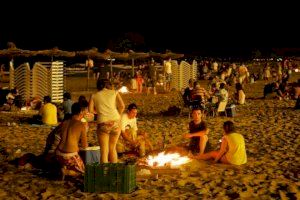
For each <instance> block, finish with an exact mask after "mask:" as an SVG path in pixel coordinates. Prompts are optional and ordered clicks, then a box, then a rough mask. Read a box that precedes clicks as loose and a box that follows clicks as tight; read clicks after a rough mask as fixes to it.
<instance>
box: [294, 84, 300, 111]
mask: <svg viewBox="0 0 300 200" xmlns="http://www.w3.org/2000/svg"><path fill="white" fill-rule="evenodd" d="M294 90H295V99H296V105H295V109H300V79H298V82H297V84H296V87H295V88H294Z"/></svg>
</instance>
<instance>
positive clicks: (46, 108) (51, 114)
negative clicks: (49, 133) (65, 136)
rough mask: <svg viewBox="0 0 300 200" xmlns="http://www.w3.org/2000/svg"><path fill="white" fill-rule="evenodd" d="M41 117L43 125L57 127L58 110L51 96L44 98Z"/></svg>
mask: <svg viewBox="0 0 300 200" xmlns="http://www.w3.org/2000/svg"><path fill="white" fill-rule="evenodd" d="M39 115H41V116H42V122H43V124H46V125H50V126H51V125H57V108H56V106H55V105H54V104H52V103H51V97H50V96H44V105H43V106H42V108H41V109H40V112H39Z"/></svg>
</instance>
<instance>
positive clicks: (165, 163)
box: [146, 152, 191, 168]
mask: <svg viewBox="0 0 300 200" xmlns="http://www.w3.org/2000/svg"><path fill="white" fill-rule="evenodd" d="M190 161H191V160H190V158H188V157H187V156H181V155H180V154H179V153H167V154H166V153H165V152H161V153H159V154H158V155H157V156H151V155H150V156H148V158H147V160H146V162H147V164H148V165H149V166H150V167H168V168H176V167H179V166H180V165H182V164H186V163H188V162H190Z"/></svg>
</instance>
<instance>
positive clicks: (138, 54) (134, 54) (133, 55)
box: [128, 50, 149, 76]
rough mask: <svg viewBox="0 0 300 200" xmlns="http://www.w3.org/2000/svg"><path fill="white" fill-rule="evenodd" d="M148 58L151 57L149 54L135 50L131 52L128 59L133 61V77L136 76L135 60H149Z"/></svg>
mask: <svg viewBox="0 0 300 200" xmlns="http://www.w3.org/2000/svg"><path fill="white" fill-rule="evenodd" d="M148 57H149V53H143V52H134V51H133V50H129V56H128V59H131V61H132V76H134V60H135V59H141V58H148Z"/></svg>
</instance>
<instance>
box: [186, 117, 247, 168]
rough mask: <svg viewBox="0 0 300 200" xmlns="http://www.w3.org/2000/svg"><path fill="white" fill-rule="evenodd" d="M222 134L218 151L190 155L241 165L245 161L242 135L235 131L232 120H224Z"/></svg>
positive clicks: (245, 155)
mask: <svg viewBox="0 0 300 200" xmlns="http://www.w3.org/2000/svg"><path fill="white" fill-rule="evenodd" d="M223 129H224V136H223V138H222V143H221V148H220V150H219V151H211V152H209V153H205V154H202V155H201V154H200V155H197V156H192V157H193V158H196V159H200V160H210V159H214V162H215V163H217V162H221V163H224V164H233V165H242V164H245V163H246V162H247V154H246V148H245V140H244V137H243V136H242V135H241V134H239V133H236V132H235V127H234V124H233V122H231V121H226V122H224V125H223Z"/></svg>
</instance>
